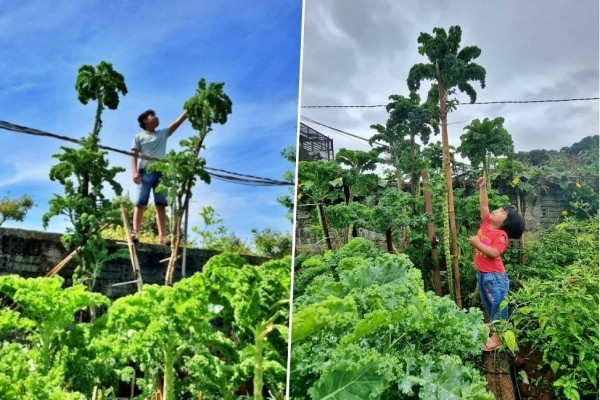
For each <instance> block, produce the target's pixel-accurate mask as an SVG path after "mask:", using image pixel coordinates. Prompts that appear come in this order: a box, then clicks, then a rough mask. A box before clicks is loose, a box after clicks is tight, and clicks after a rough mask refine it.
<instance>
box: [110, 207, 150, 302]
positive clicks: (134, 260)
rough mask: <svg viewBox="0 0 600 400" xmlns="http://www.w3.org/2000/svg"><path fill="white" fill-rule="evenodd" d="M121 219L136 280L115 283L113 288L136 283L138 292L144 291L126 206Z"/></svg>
mask: <svg viewBox="0 0 600 400" xmlns="http://www.w3.org/2000/svg"><path fill="white" fill-rule="evenodd" d="M121 219H122V220H123V227H124V228H125V236H126V237H127V248H128V249H129V258H130V259H131V267H132V268H133V276H134V277H135V280H133V281H129V282H120V283H115V284H113V285H112V286H120V285H127V284H129V283H135V284H136V285H137V290H138V292H141V291H142V285H143V281H142V271H141V270H140V263H139V262H138V258H137V253H136V251H135V243H133V240H131V229H129V218H128V217H127V210H125V206H123V204H121Z"/></svg>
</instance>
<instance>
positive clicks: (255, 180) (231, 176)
mask: <svg viewBox="0 0 600 400" xmlns="http://www.w3.org/2000/svg"><path fill="white" fill-rule="evenodd" d="M0 129H4V130H7V131H13V132H18V133H25V134H28V135H35V136H45V137H51V138H54V139H59V140H63V141H67V142H71V143H76V144H81V140H79V139H74V138H72V137H68V136H62V135H57V134H54V133H50V132H44V131H41V130H39V129H34V128H28V127H26V126H21V125H17V124H13V123H10V122H6V121H0ZM98 147H100V148H101V149H104V150H109V151H113V152H116V153H120V154H124V155H127V156H133V155H135V154H134V153H132V152H129V151H125V150H121V149H116V148H114V147H110V146H104V145H98ZM138 157H140V158H145V159H148V160H156V159H155V158H152V157H146V156H141V155H138ZM204 169H206V170H207V171H209V172H208V174H209V175H210V176H211V177H213V178H216V179H220V180H223V181H226V182H231V183H237V184H241V185H251V186H293V185H294V183H293V182H286V181H279V180H275V179H270V178H262V177H259V176H254V175H248V174H240V173H237V172H231V171H226V170H223V169H218V168H209V167H205V168H204ZM215 171H216V172H215ZM247 178H251V179H247Z"/></svg>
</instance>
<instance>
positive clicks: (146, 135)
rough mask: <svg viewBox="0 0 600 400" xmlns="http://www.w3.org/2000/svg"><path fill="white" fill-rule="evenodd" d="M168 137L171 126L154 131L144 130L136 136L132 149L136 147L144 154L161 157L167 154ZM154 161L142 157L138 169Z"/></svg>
mask: <svg viewBox="0 0 600 400" xmlns="http://www.w3.org/2000/svg"><path fill="white" fill-rule="evenodd" d="M168 138H169V128H165V129H160V130H158V131H155V132H154V133H150V132H146V131H142V132H140V133H138V134H136V135H135V136H134V138H133V143H132V144H131V149H132V150H133V149H136V150H137V151H138V152H139V154H140V155H142V156H146V157H153V158H158V159H160V158H163V157H164V156H165V154H167V139H168ZM153 162H154V161H153V160H146V159H143V158H141V157H140V162H139V165H138V169H145V168H147V167H148V165H150V164H152V163H153Z"/></svg>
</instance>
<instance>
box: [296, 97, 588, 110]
mask: <svg viewBox="0 0 600 400" xmlns="http://www.w3.org/2000/svg"><path fill="white" fill-rule="evenodd" d="M598 99H599V97H583V98H578V99H551V100H504V101H482V102H477V101H476V102H474V103H460V102H458V103H457V105H459V106H465V105H467V106H469V105H476V104H527V103H559V102H565V101H586V100H598ZM373 107H387V104H371V105H316V106H300V108H373Z"/></svg>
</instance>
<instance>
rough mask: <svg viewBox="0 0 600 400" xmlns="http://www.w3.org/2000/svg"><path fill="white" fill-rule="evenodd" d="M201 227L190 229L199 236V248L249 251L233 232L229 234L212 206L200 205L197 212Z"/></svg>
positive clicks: (247, 252) (222, 220)
mask: <svg viewBox="0 0 600 400" xmlns="http://www.w3.org/2000/svg"><path fill="white" fill-rule="evenodd" d="M199 215H200V217H201V218H202V223H203V226H202V227H198V226H194V227H192V231H193V232H194V233H195V234H197V235H198V236H200V238H201V242H200V244H199V246H200V248H203V249H209V250H218V251H232V252H238V253H246V254H249V253H250V249H249V248H248V247H247V246H246V244H245V243H244V242H242V241H241V240H240V239H239V238H238V237H237V236H235V234H233V233H231V234H229V233H228V232H227V228H226V227H225V225H223V223H224V222H225V220H224V219H223V218H221V216H220V215H219V213H217V211H216V210H215V209H214V207H212V206H205V207H202V209H201V210H200V213H199Z"/></svg>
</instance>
